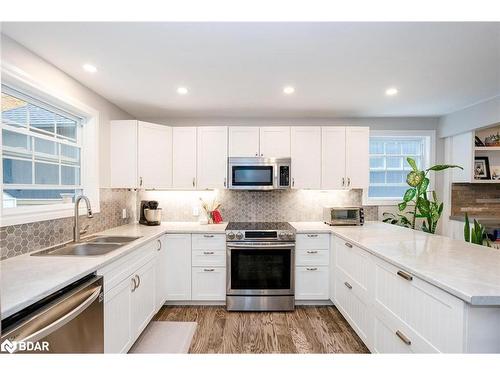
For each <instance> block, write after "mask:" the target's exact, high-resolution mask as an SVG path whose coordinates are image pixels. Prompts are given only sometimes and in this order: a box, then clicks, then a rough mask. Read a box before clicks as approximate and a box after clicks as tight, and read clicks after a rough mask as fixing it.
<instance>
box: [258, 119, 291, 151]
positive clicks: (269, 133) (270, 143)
mask: <svg viewBox="0 0 500 375" xmlns="http://www.w3.org/2000/svg"><path fill="white" fill-rule="evenodd" d="M259 144H260V151H259V155H260V156H262V157H266V158H289V157H290V127H289V126H263V127H261V128H260V143H259Z"/></svg>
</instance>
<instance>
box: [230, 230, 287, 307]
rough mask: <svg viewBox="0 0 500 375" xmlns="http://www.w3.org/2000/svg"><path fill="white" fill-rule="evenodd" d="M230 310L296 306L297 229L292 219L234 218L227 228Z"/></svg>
mask: <svg viewBox="0 0 500 375" xmlns="http://www.w3.org/2000/svg"><path fill="white" fill-rule="evenodd" d="M226 248H227V267H226V269H227V271H226V272H227V275H226V276H227V277H226V283H227V290H226V309H227V310H228V311H291V310H294V308H295V287H294V284H295V279H294V277H295V276H294V270H295V230H294V228H293V227H292V226H291V225H290V224H289V223H247V222H230V223H229V224H228V226H227V228H226Z"/></svg>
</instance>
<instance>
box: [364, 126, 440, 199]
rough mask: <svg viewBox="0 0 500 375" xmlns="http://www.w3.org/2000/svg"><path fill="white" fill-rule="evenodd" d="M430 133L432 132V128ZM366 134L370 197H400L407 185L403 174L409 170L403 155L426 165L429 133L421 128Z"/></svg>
mask: <svg viewBox="0 0 500 375" xmlns="http://www.w3.org/2000/svg"><path fill="white" fill-rule="evenodd" d="M432 133H433V132H432ZM372 134H373V135H372V136H371V137H370V186H369V189H368V198H369V199H370V200H371V201H376V200H382V201H400V200H401V197H402V196H403V194H404V192H405V191H406V190H407V189H408V185H407V183H406V175H407V174H408V172H409V171H410V170H411V167H410V166H409V165H408V163H407V161H406V158H407V157H411V158H412V159H414V160H415V161H416V163H417V166H418V167H419V168H427V167H429V164H430V160H431V147H430V146H431V139H433V134H429V132H426V134H425V135H424V134H422V132H407V134H405V133H401V132H399V133H398V134H396V133H394V132H379V133H377V132H372Z"/></svg>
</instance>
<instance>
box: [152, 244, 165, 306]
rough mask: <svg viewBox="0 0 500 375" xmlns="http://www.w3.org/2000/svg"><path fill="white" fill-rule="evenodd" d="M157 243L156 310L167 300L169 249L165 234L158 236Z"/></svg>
mask: <svg viewBox="0 0 500 375" xmlns="http://www.w3.org/2000/svg"><path fill="white" fill-rule="evenodd" d="M155 242H156V244H155V248H156V251H157V257H156V270H155V274H156V303H155V305H156V311H158V310H159V309H160V308H161V307H162V306H163V304H164V303H165V301H166V300H167V284H168V281H167V272H168V269H167V261H168V260H167V250H166V249H165V236H162V237H160V238H158V239H157V240H156V241H155Z"/></svg>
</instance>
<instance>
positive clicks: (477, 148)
mask: <svg viewBox="0 0 500 375" xmlns="http://www.w3.org/2000/svg"><path fill="white" fill-rule="evenodd" d="M475 150H476V151H500V146H491V147H489V146H481V147H479V146H476V147H475Z"/></svg>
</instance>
